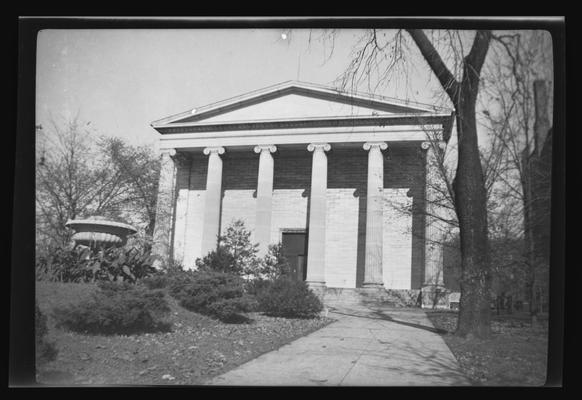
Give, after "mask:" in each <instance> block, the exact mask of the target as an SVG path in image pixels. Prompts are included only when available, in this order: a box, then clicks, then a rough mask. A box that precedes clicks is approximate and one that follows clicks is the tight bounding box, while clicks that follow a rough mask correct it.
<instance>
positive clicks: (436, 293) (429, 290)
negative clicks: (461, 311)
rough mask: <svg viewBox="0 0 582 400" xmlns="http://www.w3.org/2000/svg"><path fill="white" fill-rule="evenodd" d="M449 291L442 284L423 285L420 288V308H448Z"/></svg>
mask: <svg viewBox="0 0 582 400" xmlns="http://www.w3.org/2000/svg"><path fill="white" fill-rule="evenodd" d="M449 294H450V291H449V290H448V289H447V288H445V287H444V286H443V285H424V286H423V287H422V289H421V296H422V303H421V306H422V308H433V309H449V308H450V304H449Z"/></svg>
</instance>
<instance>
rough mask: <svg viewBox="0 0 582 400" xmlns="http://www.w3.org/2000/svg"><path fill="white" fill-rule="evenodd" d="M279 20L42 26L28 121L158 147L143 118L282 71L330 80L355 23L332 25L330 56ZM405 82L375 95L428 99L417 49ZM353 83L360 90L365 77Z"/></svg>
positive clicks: (252, 85)
mask: <svg viewBox="0 0 582 400" xmlns="http://www.w3.org/2000/svg"><path fill="white" fill-rule="evenodd" d="M309 33H310V31H309V30H293V31H290V32H289V31H285V30H282V29H187V30H167V29H160V30H135V29H112V30H95V29H86V30H82V29H76V30H43V31H41V32H39V36H38V48H37V79H36V84H37V89H36V90H37V91H36V115H37V121H36V124H37V125H42V126H43V129H44V130H45V131H44V132H45V133H46V132H47V130H48V129H49V127H50V125H51V120H53V121H55V122H57V123H58V124H63V123H64V122H65V121H67V120H71V119H72V118H74V117H75V116H77V115H78V118H79V119H80V121H82V122H85V123H86V122H90V123H91V126H92V128H93V131H94V132H95V133H96V134H98V135H108V136H117V137H121V138H123V139H125V140H127V141H128V142H129V143H131V144H134V145H150V144H151V145H153V146H154V147H156V148H157V139H158V137H159V134H158V133H157V132H156V131H155V130H154V129H153V128H151V126H150V123H151V122H153V121H155V120H158V119H161V118H164V117H167V116H169V115H173V114H177V113H181V112H183V111H186V110H190V109H192V108H199V107H201V106H204V105H207V104H211V103H214V102H216V101H220V100H223V99H227V98H230V97H234V96H237V95H240V94H244V93H246V92H250V91H253V90H257V89H261V88H264V87H267V86H271V85H274V84H277V83H281V82H284V81H288V80H300V81H304V82H311V83H316V84H321V85H328V86H333V81H334V80H335V79H336V78H337V77H338V76H339V75H340V74H341V73H342V72H343V71H344V70H345V69H346V67H347V66H348V64H349V62H350V60H351V52H352V49H353V48H354V46H355V45H356V43H357V40H358V38H360V37H361V36H362V33H363V31H361V30H341V31H340V32H339V33H338V35H337V36H336V39H335V42H334V46H333V53H332V54H331V57H330V49H331V46H330V44H329V42H325V43H324V42H323V41H322V40H318V38H319V37H320V35H321V33H322V32H321V31H318V30H312V31H311V38H312V40H311V42H309ZM411 57H412V58H411V61H412V64H413V66H415V67H416V68H414V73H412V74H411V79H410V80H409V82H408V83H407V84H400V85H397V84H396V83H397V82H396V83H395V84H393V85H392V84H391V85H388V87H387V88H385V89H383V90H381V91H379V92H376V94H379V95H385V96H389V97H396V98H400V99H403V100H413V101H419V102H422V103H432V102H434V101H433V100H432V99H433V96H434V93H435V91H438V90H439V88H438V86H436V79H434V78H433V79H432V80H431V79H429V78H430V74H431V73H430V72H429V71H428V68H427V67H425V65H422V63H423V62H424V61H423V60H420V58H414V56H411ZM359 90H361V91H363V92H366V91H367V90H366V87H361V88H360V89H359Z"/></svg>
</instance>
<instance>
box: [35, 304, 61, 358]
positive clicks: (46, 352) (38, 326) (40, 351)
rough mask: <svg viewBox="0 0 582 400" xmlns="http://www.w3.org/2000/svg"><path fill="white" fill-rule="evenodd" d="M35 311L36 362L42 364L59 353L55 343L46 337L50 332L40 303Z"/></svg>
mask: <svg viewBox="0 0 582 400" xmlns="http://www.w3.org/2000/svg"><path fill="white" fill-rule="evenodd" d="M34 308H35V310H34V311H35V312H34V333H35V345H36V346H35V352H36V364H37V365H42V364H45V363H47V362H49V361H53V360H54V359H55V358H56V357H57V354H58V351H57V349H56V347H55V345H54V344H53V343H51V342H49V341H48V340H47V338H46V335H47V333H48V328H47V324H46V320H47V318H46V315H44V314H43V313H42V312H41V311H40V308H39V307H38V303H35V306H34Z"/></svg>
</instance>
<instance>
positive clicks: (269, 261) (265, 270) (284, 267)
mask: <svg viewBox="0 0 582 400" xmlns="http://www.w3.org/2000/svg"><path fill="white" fill-rule="evenodd" d="M258 272H259V275H260V276H261V277H264V278H265V279H267V280H275V279H277V278H279V277H281V276H283V275H288V274H289V272H290V266H289V261H288V260H287V257H285V254H284V253H283V244H282V243H280V242H279V243H277V244H271V245H269V250H268V251H267V254H265V256H264V257H263V259H262V260H261V262H260V267H259V270H258Z"/></svg>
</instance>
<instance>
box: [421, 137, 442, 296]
mask: <svg viewBox="0 0 582 400" xmlns="http://www.w3.org/2000/svg"><path fill="white" fill-rule="evenodd" d="M421 148H422V149H423V150H426V163H425V176H426V184H425V202H424V204H425V233H424V234H425V240H424V246H425V252H424V257H425V267H424V285H423V286H428V285H431V286H435V285H436V286H443V284H444V279H443V261H444V260H443V243H442V241H443V237H442V236H443V229H442V226H441V221H440V220H439V219H438V218H437V217H436V216H437V215H438V207H437V205H436V201H437V199H438V191H437V190H436V184H437V183H436V182H437V178H438V171H437V170H436V167H437V164H436V162H437V160H436V151H439V149H440V150H442V149H443V148H444V144H443V143H442V142H423V143H422V144H421Z"/></svg>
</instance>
